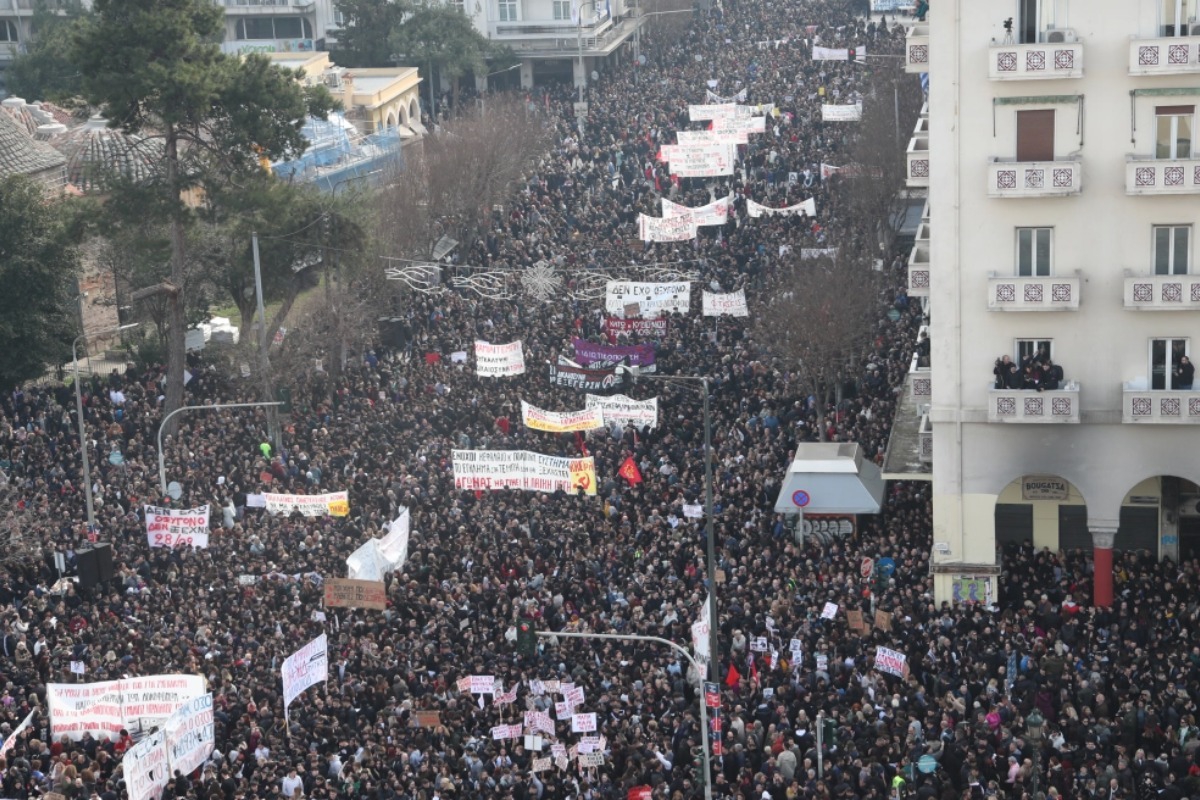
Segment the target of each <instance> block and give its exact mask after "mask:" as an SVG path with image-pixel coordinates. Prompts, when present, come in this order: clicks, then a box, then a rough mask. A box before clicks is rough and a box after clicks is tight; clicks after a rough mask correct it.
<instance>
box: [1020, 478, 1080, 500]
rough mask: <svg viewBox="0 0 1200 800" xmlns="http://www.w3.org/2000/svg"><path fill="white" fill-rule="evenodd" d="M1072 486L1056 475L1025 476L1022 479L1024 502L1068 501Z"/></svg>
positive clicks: (1022, 497)
mask: <svg viewBox="0 0 1200 800" xmlns="http://www.w3.org/2000/svg"><path fill="white" fill-rule="evenodd" d="M1068 494H1070V484H1069V483H1067V482H1066V481H1065V480H1063V479H1062V478H1059V477H1058V476H1056V475H1025V476H1023V477H1022V478H1021V499H1022V500H1066V499H1067V495H1068Z"/></svg>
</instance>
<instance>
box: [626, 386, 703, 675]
mask: <svg viewBox="0 0 1200 800" xmlns="http://www.w3.org/2000/svg"><path fill="white" fill-rule="evenodd" d="M617 370H618V371H619V372H625V373H628V374H629V375H632V376H633V380H634V381H635V382H636V381H637V380H638V378H648V379H650V380H655V381H663V382H664V383H675V384H678V385H681V386H688V387H689V388H693V389H694V388H696V387H695V385H694V384H697V383H698V384H700V386H699V391H700V394H701V396H702V397H703V398H704V521H705V539H706V542H705V545H706V552H705V575H706V577H707V579H708V679H709V680H710V681H714V682H716V683H720V681H721V678H720V675H719V673H718V670H719V669H720V663H721V652H720V650H719V649H718V648H717V640H718V636H717V631H718V629H719V628H720V627H721V626H720V621H719V619H718V618H717V546H716V533H715V531H714V526H713V474H712V464H713V448H712V414H711V412H710V410H709V407H708V378H705V377H699V376H690V375H655V374H647V373H644V372H640V371H639V370H638V369H637V368H636V367H626V366H624V365H622V366H618V367H617Z"/></svg>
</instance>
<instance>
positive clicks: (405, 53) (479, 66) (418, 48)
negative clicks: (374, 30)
mask: <svg viewBox="0 0 1200 800" xmlns="http://www.w3.org/2000/svg"><path fill="white" fill-rule="evenodd" d="M391 43H392V50H393V52H394V53H396V55H397V57H398V58H400V60H401V61H403V62H404V63H407V64H415V65H417V66H418V67H423V66H425V65H426V64H431V63H432V64H433V65H435V66H436V67H437V69H438V72H439V73H440V74H442V75H444V76H445V77H447V78H449V79H450V80H457V79H458V78H461V77H462V76H464V75H466V74H468V73H471V72H482V71H483V70H484V66H485V64H486V61H487V58H488V56H489V55H491V43H490V42H489V41H488V40H487V39H486V38H484V37H483V35H482V34H480V33H479V31H477V30H476V29H475V26H474V24H472V22H471V20H470V19H468V18H467V15H466V14H464V13H462V11H460V10H458V9H457V8H454V7H452V6H446V5H422V6H420V7H418V8H416V9H415V10H414V11H413V12H412V13H411V14H409V15H408V16H407V17H405V19H404V22H403V23H402V24H401V25H400V26H399V27H398V28H397V29H396V30H395V32H394V33H393V35H392V39H391Z"/></svg>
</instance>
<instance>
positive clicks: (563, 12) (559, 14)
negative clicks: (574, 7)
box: [554, 0, 571, 20]
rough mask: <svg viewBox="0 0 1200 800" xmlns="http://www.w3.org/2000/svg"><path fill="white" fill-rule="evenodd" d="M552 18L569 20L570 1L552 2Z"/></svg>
mask: <svg viewBox="0 0 1200 800" xmlns="http://www.w3.org/2000/svg"><path fill="white" fill-rule="evenodd" d="M554 18H555V19H559V20H563V19H570V18H571V0H554Z"/></svg>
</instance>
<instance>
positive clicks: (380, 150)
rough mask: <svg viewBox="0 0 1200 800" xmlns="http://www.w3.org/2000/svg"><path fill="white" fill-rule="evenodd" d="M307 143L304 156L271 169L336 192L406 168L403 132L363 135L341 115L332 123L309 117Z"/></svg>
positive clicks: (304, 131)
mask: <svg viewBox="0 0 1200 800" xmlns="http://www.w3.org/2000/svg"><path fill="white" fill-rule="evenodd" d="M300 132H301V134H302V135H303V136H304V138H305V139H307V140H308V148H307V149H306V150H305V151H304V154H303V155H301V156H300V157H299V158H297V159H294V160H292V161H281V162H278V163H275V164H272V165H271V169H272V170H273V171H274V172H275V174H276V175H278V176H279V177H281V178H285V179H291V180H294V181H304V182H308V183H314V184H316V185H317V186H318V187H320V188H321V189H323V190H325V191H336V189H337V187H338V185H339V184H341V183H345V182H348V181H352V180H358V179H367V178H372V177H374V176H377V175H378V176H382V175H384V174H386V173H387V172H389V171H392V170H395V171H399V170H401V169H402V168H403V163H404V159H403V155H402V149H401V138H400V131H399V130H398V129H395V128H389V129H386V130H382V131H379V132H377V133H372V134H362V133H359V132H358V129H357V128H355V127H354V124H353V123H352V122H350V121H349V120H347V119H346V117H345V116H344V115H342V114H330V115H329V119H324V120H323V119H316V118H314V117H309V119H308V120H307V121H306V122H305V123H304V127H302V128H301V129H300Z"/></svg>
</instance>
